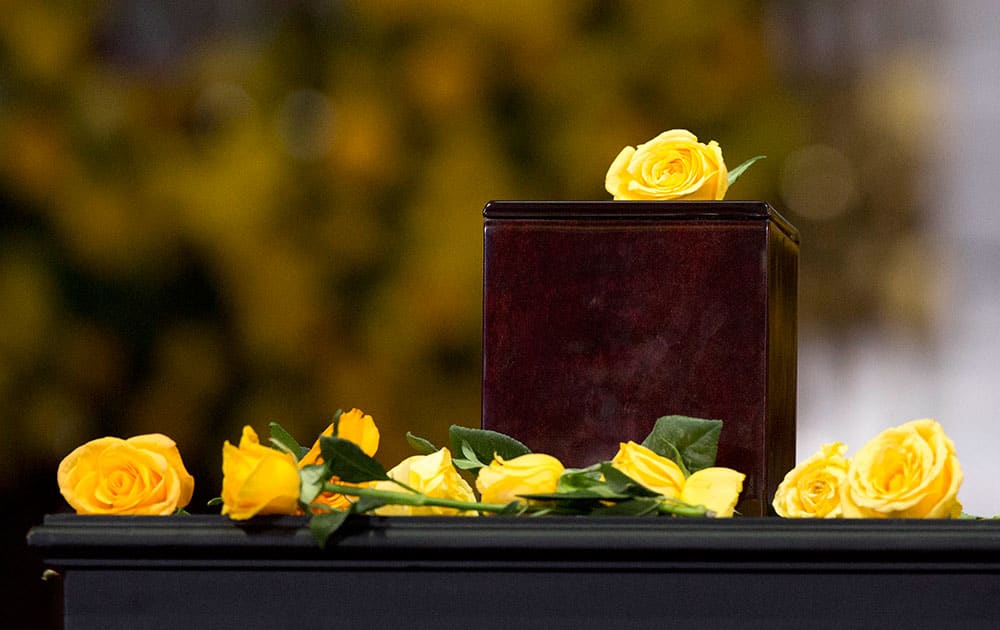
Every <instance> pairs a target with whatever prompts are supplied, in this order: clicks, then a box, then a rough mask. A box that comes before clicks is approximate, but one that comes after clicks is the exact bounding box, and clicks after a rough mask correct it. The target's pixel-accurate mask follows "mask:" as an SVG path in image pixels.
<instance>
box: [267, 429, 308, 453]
mask: <svg viewBox="0 0 1000 630" xmlns="http://www.w3.org/2000/svg"><path fill="white" fill-rule="evenodd" d="M269 426H270V427H271V444H273V445H274V446H276V447H277V448H278V450H279V451H284V452H286V453H291V454H292V457H294V458H295V461H299V460H300V459H302V456H303V455H304V454H305V453H308V452H309V451H308V449H303V448H302V446H300V445H299V443H298V442H297V441H296V440H295V438H293V437H292V434H291V433H289V432H288V431H286V430H285V427H283V426H281V425H280V424H278V423H277V422H272V423H271V424H270V425H269Z"/></svg>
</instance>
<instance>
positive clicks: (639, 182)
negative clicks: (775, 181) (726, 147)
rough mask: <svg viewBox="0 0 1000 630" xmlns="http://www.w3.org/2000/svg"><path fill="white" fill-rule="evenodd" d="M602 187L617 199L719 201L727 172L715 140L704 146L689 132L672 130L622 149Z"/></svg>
mask: <svg viewBox="0 0 1000 630" xmlns="http://www.w3.org/2000/svg"><path fill="white" fill-rule="evenodd" d="M604 187H605V188H606V189H607V191H608V192H609V193H611V195H613V196H614V198H615V199H620V200H621V199H625V200H653V201H666V200H720V199H722V198H723V197H725V196H726V191H727V190H728V189H729V172H728V170H727V169H726V162H725V160H723V158H722V149H721V148H719V144H718V143H717V142H716V141H714V140H713V141H711V142H709V143H708V144H703V143H701V142H698V138H697V137H696V136H695V135H694V134H693V133H691V132H690V131H687V130H685V129H671V130H670V131H665V132H663V133H661V134H660V135H658V136H656V137H655V138H653V139H652V140H650V141H648V142H646V143H643V144H640V145H639V146H637V147H631V146H627V147H625V148H624V149H622V150H621V152H620V153H619V154H618V157H616V158H615V160H614V161H613V162H612V164H611V167H610V168H609V169H608V173H607V175H606V176H605V179H604Z"/></svg>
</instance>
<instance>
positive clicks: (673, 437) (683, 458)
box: [642, 416, 722, 473]
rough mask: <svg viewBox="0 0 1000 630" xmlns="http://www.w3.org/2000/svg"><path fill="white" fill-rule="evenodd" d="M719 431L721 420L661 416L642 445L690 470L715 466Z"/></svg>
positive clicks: (686, 470) (720, 430) (695, 470)
mask: <svg viewBox="0 0 1000 630" xmlns="http://www.w3.org/2000/svg"><path fill="white" fill-rule="evenodd" d="M721 433H722V420H704V419H702V418H689V417H687V416H664V417H662V418H660V419H659V420H657V421H656V424H655V425H654V426H653V430H652V431H651V432H650V433H649V435H648V436H647V437H646V439H645V440H643V442H642V445H643V446H645V447H646V448H648V449H650V450H651V451H653V452H654V453H656V454H657V455H661V456H663V457H666V458H668V459H671V460H673V461H675V462H677V464H678V465H679V466H681V467H682V469H684V470H685V472H688V471H690V472H692V473H693V472H697V471H699V470H701V469H702V468H708V467H710V466H714V465H715V456H716V454H717V453H718V450H719V435H721ZM677 457H680V461H678V460H677V459H676V458H677Z"/></svg>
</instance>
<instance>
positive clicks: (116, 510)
mask: <svg viewBox="0 0 1000 630" xmlns="http://www.w3.org/2000/svg"><path fill="white" fill-rule="evenodd" d="M56 477H57V480H58V483H59V492H61V493H62V495H63V497H65V499H66V501H67V502H68V503H69V504H70V505H71V506H72V507H73V509H75V510H76V513H77V514H144V515H164V514H173V513H174V512H176V511H177V509H178V508H183V507H184V506H186V505H187V504H188V502H190V501H191V494H192V493H193V492H194V478H193V477H192V476H191V475H190V474H188V471H187V469H186V468H184V462H183V461H181V455H180V453H179V452H178V451H177V444H176V443H174V441H173V440H171V439H170V438H168V437H167V436H165V435H161V434H159V433H152V434H148V435H137V436H136V437H132V438H129V439H127V440H123V439H121V438H116V437H103V438H98V439H96V440H92V441H90V442H87V443H86V444H84V445H83V446H80V447H78V448H76V449H75V450H74V451H73V452H72V453H70V454H69V455H67V456H66V457H65V458H63V460H62V462H60V463H59V470H58V472H57V474H56Z"/></svg>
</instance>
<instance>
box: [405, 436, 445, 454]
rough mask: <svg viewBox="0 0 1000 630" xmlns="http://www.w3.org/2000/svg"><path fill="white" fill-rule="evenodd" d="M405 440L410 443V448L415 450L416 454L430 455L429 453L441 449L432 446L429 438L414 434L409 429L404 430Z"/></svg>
mask: <svg viewBox="0 0 1000 630" xmlns="http://www.w3.org/2000/svg"><path fill="white" fill-rule="evenodd" d="M406 442H407V444H409V445H410V448H412V449H413V450H415V451H416V452H417V454H418V455H430V454H431V453H436V452H438V451H439V450H441V449H439V448H438V447H436V446H434V444H433V443H432V442H431V441H430V440H427V439H424V438H422V437H420V436H418V435H414V434H412V433H410V432H409V431H407V432H406Z"/></svg>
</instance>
